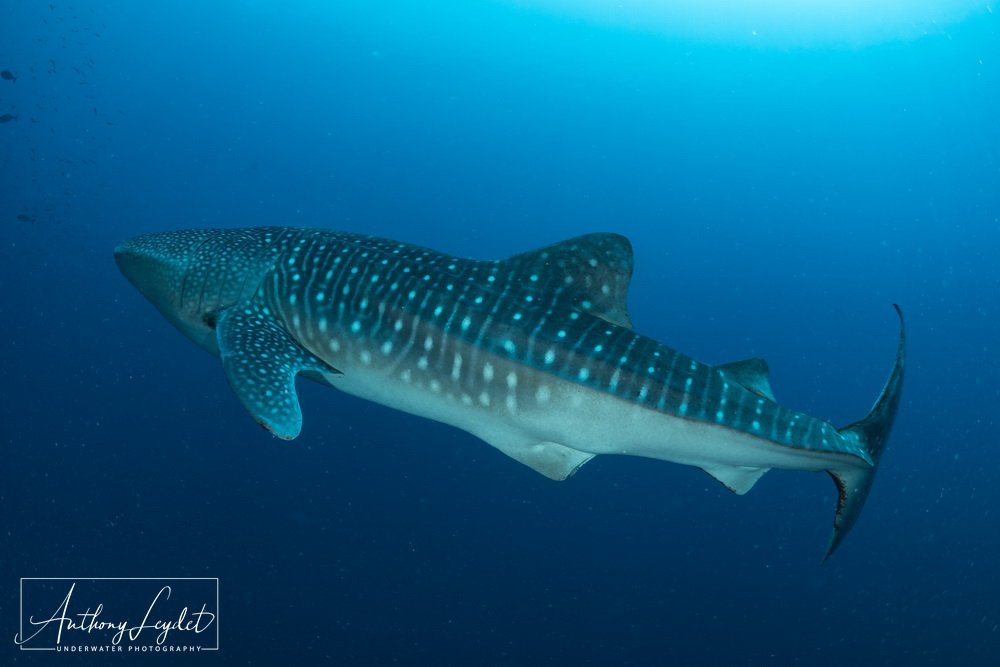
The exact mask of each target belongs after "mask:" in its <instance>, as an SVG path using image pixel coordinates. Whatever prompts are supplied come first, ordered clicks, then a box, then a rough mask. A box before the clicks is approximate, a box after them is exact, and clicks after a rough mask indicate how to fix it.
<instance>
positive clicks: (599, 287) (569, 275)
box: [505, 233, 634, 328]
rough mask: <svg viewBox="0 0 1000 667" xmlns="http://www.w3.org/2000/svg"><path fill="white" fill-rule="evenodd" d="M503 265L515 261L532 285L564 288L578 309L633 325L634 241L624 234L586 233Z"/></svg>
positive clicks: (623, 324)
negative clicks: (630, 305)
mask: <svg viewBox="0 0 1000 667" xmlns="http://www.w3.org/2000/svg"><path fill="white" fill-rule="evenodd" d="M505 263H516V264H517V265H518V269H519V271H521V272H523V280H524V281H525V282H526V283H527V284H528V286H529V287H530V286H531V285H537V287H538V289H540V290H550V289H554V288H557V287H561V288H562V289H563V290H564V291H565V293H566V295H567V296H568V299H569V304H570V305H572V306H573V307H574V308H578V309H580V310H583V311H586V312H588V313H590V314H592V315H597V316H598V317H601V318H603V319H606V320H608V321H609V322H613V323H615V324H619V325H621V326H625V327H629V328H631V327H632V320H631V319H630V318H629V315H628V306H627V304H626V300H627V298H628V286H629V282H630V281H631V279H632V268H633V264H634V261H633V258H632V244H631V243H629V240H628V239H627V238H625V237H624V236H622V235H620V234H610V233H598V234H586V235H584V236H578V237H576V238H572V239H569V240H566V241H560V242H559V243H554V244H552V245H549V246H545V247H544V248H538V249H537V250H531V251H528V252H524V253H521V254H519V255H514V256H513V257H510V258H508V259H507V260H505Z"/></svg>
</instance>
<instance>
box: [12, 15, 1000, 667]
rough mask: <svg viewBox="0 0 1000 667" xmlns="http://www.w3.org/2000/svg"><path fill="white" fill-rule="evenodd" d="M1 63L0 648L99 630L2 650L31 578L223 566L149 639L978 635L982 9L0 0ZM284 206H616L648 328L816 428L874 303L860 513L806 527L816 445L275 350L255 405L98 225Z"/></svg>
mask: <svg viewBox="0 0 1000 667" xmlns="http://www.w3.org/2000/svg"><path fill="white" fill-rule="evenodd" d="M327 5H331V6H327ZM332 5H335V6H332ZM0 69H7V70H10V71H12V72H13V73H15V74H16V75H17V77H18V78H17V81H16V82H12V81H5V80H0V114H5V113H10V114H11V115H16V116H17V119H16V120H12V121H10V122H7V123H4V124H0V177H2V185H0V221H2V224H3V232H4V235H3V242H2V246H0V247H2V249H0V290H2V291H0V294H2V296H0V323H2V324H0V349H2V354H0V378H2V387H3V389H2V401H0V425H2V426H0V446H2V448H3V450H2V451H3V459H2V464H0V507H2V510H3V513H2V516H3V519H2V522H0V664H31V665H34V664H50V663H52V662H55V661H59V660H61V661H62V662H63V664H76V663H83V664H105V663H106V662H107V661H108V658H107V657H106V656H101V657H94V656H90V657H88V656H81V655H76V656H53V655H52V654H40V653H31V652H22V651H19V650H18V648H17V647H16V646H15V644H14V642H13V641H12V638H13V636H14V634H15V633H16V632H17V631H18V616H19V597H18V589H19V580H20V578H21V577H43V576H44V577H142V576H170V577H181V576H191V577H218V578H219V579H220V582H221V584H220V585H221V588H220V591H221V592H220V607H219V612H220V614H219V630H220V642H221V650H220V652H218V653H211V654H209V653H202V654H200V655H197V656H184V657H176V656H175V657H174V658H170V657H169V656H162V655H157V656H125V657H123V658H122V661H124V662H137V663H140V664H144V663H146V662H151V663H156V664H164V663H166V662H171V663H172V662H177V663H180V664H184V663H186V662H188V661H191V662H194V663H198V664H203V663H204V664H225V665H272V664H279V663H282V662H283V663H285V664H289V663H292V664H319V663H324V662H329V663H331V664H340V665H348V664H370V665H382V664H405V665H470V664H484V665H535V664H538V665H564V664H584V665H608V664H623V665H624V664H629V665H647V664H650V665H652V664H667V663H670V664H681V665H683V664H692V665H693V664H728V665H760V664H768V665H810V666H812V665H845V664H850V665H897V664H898V665H997V664H1000V602H998V600H1000V567H998V565H997V553H998V549H1000V516H998V512H997V506H998V502H1000V492H998V490H997V487H998V483H1000V473H998V467H1000V466H998V464H1000V455H998V450H997V438H996V435H995V431H996V428H997V426H998V415H1000V413H998V408H997V405H998V399H1000V391H998V389H997V377H998V372H1000V365H998V363H997V361H996V352H997V347H998V341H1000V303H998V296H997V295H998V289H1000V263H998V262H997V251H998V249H1000V217H998V216H1000V123H998V122H997V119H998V118H1000V32H998V18H997V15H996V14H992V13H988V12H986V11H983V12H978V13H973V14H972V15H971V16H970V17H969V18H968V19H966V20H965V21H964V22H962V23H960V24H956V25H951V26H948V27H947V28H945V27H942V28H941V29H940V30H937V31H934V32H931V33H930V34H927V35H926V36H924V37H921V38H919V39H910V40H907V41H895V42H894V41H884V42H882V43H879V44H868V45H855V46H851V47H837V46H832V45H826V46H822V47H816V48H767V47H758V46H754V45H753V44H747V43H744V44H739V45H726V44H725V43H723V42H720V41H714V42H707V41H706V42H699V41H696V40H693V39H681V38H679V37H676V36H675V37H671V36H669V35H665V34H659V33H657V31H654V30H641V29H635V28H634V27H633V28H629V27H626V26H619V27H615V26H603V25H601V24H599V23H597V22H594V21H585V20H580V19H575V18H572V17H564V16H560V15H558V14H555V13H541V12H534V11H532V10H530V9H528V8H525V7H523V6H518V5H516V4H514V3H503V2H487V1H482V2H462V3H458V2H452V3H449V2H422V3H416V2H402V1H398V2H388V3H381V4H380V5H379V7H378V8H375V7H374V6H373V3H366V2H342V3H320V2H313V3H276V2H275V3H268V2H262V1H260V2H236V1H235V0H233V1H230V2H215V3H195V2H189V3H179V2H178V3H160V4H158V5H155V6H154V5H153V4H151V3H139V2H83V1H76V2H74V3H73V4H72V5H69V4H66V3H64V2H59V1H57V2H55V3H54V5H53V6H51V8H50V6H49V5H48V3H43V2H29V1H27V0H15V1H11V2H6V3H4V5H3V8H0ZM18 216H20V218H19V217H18ZM273 224H281V225H310V226H329V227H331V228H338V229H345V230H350V231H359V232H366V233H371V234H377V235H381V236H388V237H393V238H397V239H401V240H405V241H409V242H413V243H419V244H421V245H427V246H431V247H434V248H437V249H439V250H442V251H446V252H450V253H453V254H458V255H467V256H472V257H479V258H493V257H499V256H504V255H507V254H511V253H514V252H518V251H522V250H526V249H529V248H532V247H535V246H540V245H543V244H547V243H551V242H554V241H557V240H560V239H563V238H567V237H570V236H573V235H577V234H582V233H585V232H591V231H614V232H618V233H622V234H625V235H627V236H628V237H629V238H631V240H632V242H633V244H634V246H635V252H636V266H637V268H636V275H635V279H634V281H633V286H632V291H631V297H630V311H631V314H632V318H633V320H634V322H635V325H636V328H637V329H638V330H640V331H642V332H643V333H646V334H648V335H650V336H652V337H654V338H657V339H658V340H661V341H663V342H665V343H667V344H668V345H671V346H673V347H676V348H678V349H680V350H682V351H684V352H686V353H688V354H691V355H692V356H694V357H696V358H698V359H700V360H702V361H705V362H709V363H721V362H725V361H731V360H734V359H739V358H744V357H751V356H763V357H766V358H767V359H768V361H769V362H770V365H771V371H772V385H773V387H774V390H775V393H776V395H777V397H778V399H779V401H782V402H784V403H787V404H789V405H791V406H793V407H795V408H797V409H801V410H804V411H807V412H809V413H810V414H813V415H816V416H819V417H823V418H826V419H830V420H832V421H833V422H834V423H837V424H846V423H849V422H850V421H853V420H855V419H857V418H860V417H861V416H863V415H864V414H865V413H866V412H867V410H868V409H869V408H870V406H871V402H872V401H873V400H874V399H875V397H876V395H877V393H878V391H879V389H880V387H881V384H882V382H883V381H884V379H885V377H886V375H887V374H888V372H889V369H890V367H891V363H892V356H893V351H894V348H895V344H896V333H897V332H896V322H895V315H894V313H893V310H892V308H891V307H890V304H891V303H893V302H896V303H899V304H901V305H902V307H903V309H904V311H905V313H906V315H907V319H908V324H909V327H910V349H909V354H910V357H909V362H910V363H909V367H908V376H907V378H906V384H905V386H904V396H903V401H902V405H901V408H900V413H899V417H898V420H897V423H896V426H895V430H894V433H893V437H892V440H891V441H890V444H889V448H888V450H887V453H886V454H885V457H884V459H883V461H882V465H881V469H880V472H879V475H878V479H877V480H876V483H875V486H874V488H873V491H872V494H871V497H870V499H869V501H868V505H867V507H866V510H865V512H864V514H863V515H862V517H861V520H860V521H859V523H858V525H857V527H856V528H855V529H854V531H853V533H852V534H851V535H850V536H849V538H848V539H847V540H846V541H845V543H844V545H843V546H842V548H841V550H840V551H839V552H838V553H837V554H836V555H835V557H834V558H833V559H832V560H831V561H830V562H828V563H827V564H825V565H821V564H820V559H821V556H822V554H823V550H824V548H825V546H826V543H827V540H828V538H829V532H830V525H831V522H832V513H833V506H834V503H835V496H836V494H835V489H834V487H833V485H832V484H831V483H830V481H829V479H828V478H827V477H826V475H823V474H810V473H791V472H780V471H775V472H772V473H771V474H769V475H767V476H765V477H764V478H763V479H762V480H761V482H760V483H759V484H758V485H757V487H755V488H754V489H753V490H752V491H751V492H750V493H749V494H748V495H746V496H743V497H738V496H735V495H732V494H730V493H729V492H728V491H726V490H725V489H724V488H723V487H722V486H721V485H719V484H718V483H716V482H715V481H714V480H712V479H711V478H709V477H708V476H707V475H705V474H704V473H703V472H701V471H700V470H697V469H695V468H687V467H682V466H676V465H669V464H666V463H661V462H655V461H647V460H641V459H632V458H613V457H603V458H598V459H596V460H594V461H592V462H591V463H590V464H588V465H587V466H585V467H584V468H583V469H582V470H581V471H580V472H579V473H578V474H577V475H576V476H575V477H574V478H572V479H570V480H568V481H566V482H562V483H556V482H552V481H550V480H547V479H545V478H543V477H542V476H540V475H538V474H536V473H534V472H533V471H531V470H529V469H528V468H526V467H524V466H522V465H520V464H518V463H516V462H514V461H512V460H510V459H508V458H506V457H505V456H503V455H502V454H500V453H499V452H497V451H496V450H493V449H492V448H490V447H488V446H486V445H485V444H483V443H482V442H479V441H477V440H476V439H474V438H473V437H471V436H469V435H466V434H464V433H462V432H458V431H456V430H453V429H451V428H448V427H444V426H441V425H438V424H434V423H432V422H429V421H424V420H421V419H418V418H415V417H411V416H408V415H404V414H400V413H396V412H392V411H389V410H388V409H385V408H382V407H380V406H378V405H375V404H371V403H366V402H363V401H360V400H357V399H354V398H352V397H349V396H346V395H342V394H338V393H335V392H332V391H330V390H329V389H326V388H322V387H319V386H315V385H311V383H304V382H303V383H300V387H299V389H300V394H301V397H302V403H303V411H304V413H305V425H304V430H303V435H302V436H301V437H300V438H299V439H298V440H295V441H293V442H291V443H285V442H280V441H277V440H275V439H273V438H271V437H269V436H268V435H267V434H266V433H264V432H263V431H261V430H260V428H258V427H257V426H256V424H255V423H254V422H253V420H252V419H250V418H249V417H248V416H247V415H246V414H245V412H244V411H243V409H242V407H241V406H240V405H239V403H238V402H237V400H236V399H235V397H234V396H233V395H232V393H231V392H230V390H229V388H228V386H227V384H226V380H225V378H224V377H223V374H222V371H221V368H220V367H219V364H218V362H217V361H216V360H214V359H212V358H211V357H210V356H208V355H206V354H205V353H204V352H202V351H200V350H199V349H197V347H196V346H194V345H193V344H191V343H190V342H189V341H187V340H186V339H184V338H183V337H182V336H181V335H180V334H178V333H177V332H176V331H175V330H173V329H172V328H171V327H170V326H169V324H168V323H167V322H166V321H165V320H164V319H163V318H162V317H161V316H160V314H159V313H157V312H156V311H155V310H154V309H153V308H152V307H151V306H150V305H149V304H148V303H147V302H146V301H145V300H144V299H143V298H142V297H141V295H139V294H138V292H136V291H135V290H134V289H133V288H132V287H131V285H129V284H128V283H127V282H126V281H125V280H124V278H122V277H121V276H120V275H119V273H118V272H117V270H116V267H115V265H114V262H113V261H112V257H111V251H112V249H113V248H114V246H115V245H116V244H117V243H118V242H119V241H121V240H122V239H124V238H126V237H128V236H131V235H134V234H137V233H141V232H149V231H158V230H166V229H176V228H183V227H194V226H234V227H235V226H248V225H273ZM307 385H308V386H307Z"/></svg>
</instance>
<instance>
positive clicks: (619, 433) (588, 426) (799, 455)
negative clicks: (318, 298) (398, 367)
mask: <svg viewBox="0 0 1000 667" xmlns="http://www.w3.org/2000/svg"><path fill="white" fill-rule="evenodd" d="M495 364H496V367H497V369H496V371H495V374H496V376H497V377H498V378H499V380H498V381H499V382H503V381H504V380H503V378H504V377H505V376H506V374H507V373H508V372H514V371H509V369H514V368H516V369H518V370H517V371H516V372H517V373H519V374H520V377H522V378H525V377H526V374H538V373H539V371H535V370H533V369H528V368H526V367H524V366H519V365H515V364H513V363H511V362H507V361H503V360H496V362H495ZM342 370H343V375H339V376H332V375H331V376H328V377H327V378H326V379H327V380H328V381H329V383H330V384H331V385H333V386H335V387H336V388H338V389H340V390H342V391H344V392H346V393H349V394H352V395H355V396H358V397H360V398H364V399H367V400H371V401H373V402H376V403H379V404H382V405H385V406H388V407H391V408H395V409H397V410H402V411H404V412H408V413H411V414H414V415H418V416H420V417H425V418H427V419H433V420H435V421H439V422H443V423H445V424H449V425H451V426H455V427H456V428H459V429H462V430H464V431H467V432H469V433H472V434H473V435H476V436H477V437H479V438H481V439H483V440H485V441H486V442H488V443H490V444H491V445H493V446H495V447H497V448H498V449H501V450H502V451H504V452H505V453H507V454H509V455H511V456H514V457H515V458H519V459H520V460H523V459H522V457H520V456H517V455H516V451H517V450H518V449H519V448H530V447H533V446H536V445H538V443H558V444H559V445H562V446H564V447H568V448H570V449H572V450H576V451H577V452H583V453H585V454H588V455H597V454H623V455H630V456H642V457H648V458H653V459H659V460H663V461H670V462H673V463H680V464H684V465H691V466H698V467H701V468H705V469H712V468H718V467H720V466H721V467H727V466H735V467H742V468H754V469H756V468H763V469H769V468H782V469H793V470H824V469H827V468H830V467H831V466H830V457H831V454H828V453H818V452H810V451H806V450H802V449H795V448H791V447H787V446H782V445H778V444H776V443H773V442H770V441H768V440H765V439H763V438H757V437H754V436H751V435H748V434H745V433H742V432H740V431H736V430H733V429H728V428H725V427H722V426H719V425H716V424H709V423H705V422H700V421H695V420H691V419H683V418H679V417H673V416H670V415H667V414H665V413H662V412H658V411H655V410H651V409H648V408H645V407H642V406H640V405H638V404H634V403H630V402H628V401H625V400H623V399H620V398H617V397H615V396H612V395H611V394H607V393H604V392H600V391H596V390H593V389H590V388H587V387H584V386H582V385H579V384H576V383H573V382H569V381H566V380H563V379H561V378H558V377H555V376H551V375H545V376H544V377H541V378H539V377H537V376H536V377H534V378H533V382H532V385H533V386H535V387H536V388H535V389H533V390H532V391H531V392H527V393H526V392H525V391H523V390H522V391H517V390H516V387H514V388H511V390H510V391H509V392H507V393H506V394H505V392H504V391H502V388H501V390H500V391H497V388H496V387H493V388H492V389H493V391H487V389H486V388H483V389H482V391H478V390H474V391H470V390H460V389H459V388H457V387H455V386H452V385H449V383H448V382H447V381H446V379H441V378H434V377H426V376H420V375H419V374H415V373H413V372H409V373H407V372H405V371H404V372H396V371H393V370H389V369H385V368H373V367H367V366H364V365H360V364H358V365H353V364H352V365H351V366H350V367H347V368H343V369H342ZM523 384H524V381H523V380H522V385H523ZM484 387H486V385H484ZM586 458H589V456H588V457H586ZM586 458H584V459H583V460H584V461H585V460H586ZM846 459H849V457H845V460H846ZM847 462H848V463H850V461H849V460H848V461H847ZM529 465H530V463H529Z"/></svg>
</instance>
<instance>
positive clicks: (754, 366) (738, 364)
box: [716, 357, 774, 401]
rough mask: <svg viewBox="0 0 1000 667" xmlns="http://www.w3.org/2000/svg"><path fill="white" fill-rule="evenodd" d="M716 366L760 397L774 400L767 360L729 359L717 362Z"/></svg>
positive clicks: (756, 358) (758, 358)
mask: <svg viewBox="0 0 1000 667" xmlns="http://www.w3.org/2000/svg"><path fill="white" fill-rule="evenodd" d="M716 368H718V369H719V370H720V371H722V372H724V373H725V374H726V375H728V376H729V377H730V378H732V379H733V381H735V382H738V383H739V384H741V385H743V386H744V387H746V388H747V389H749V390H750V391H752V392H753V393H755V394H757V395H758V396H760V397H761V398H766V399H768V400H769V401H773V400H774V392H772V391H771V380H770V377H769V375H770V370H769V369H768V367H767V362H766V361H764V360H763V359H761V358H760V357H754V358H753V359H742V360H740V361H730V362H729V363H728V364H719V365H718V366H716Z"/></svg>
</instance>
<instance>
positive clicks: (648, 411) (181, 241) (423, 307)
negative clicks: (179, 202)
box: [116, 227, 902, 511]
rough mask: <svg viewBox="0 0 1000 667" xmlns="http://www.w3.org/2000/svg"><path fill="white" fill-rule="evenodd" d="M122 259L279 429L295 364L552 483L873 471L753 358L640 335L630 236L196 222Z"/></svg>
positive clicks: (137, 243)
mask: <svg viewBox="0 0 1000 667" xmlns="http://www.w3.org/2000/svg"><path fill="white" fill-rule="evenodd" d="M116 257H117V259H118V263H119V266H120V267H121V268H122V271H123V272H124V273H125V275H126V276H127V277H129V279H130V280H132V282H133V283H135V284H136V286H137V287H138V288H139V289H140V291H142V292H143V293H144V294H145V295H146V296H147V297H148V298H149V299H150V300H151V301H152V302H153V303H154V304H155V305H157V307H158V308H159V309H160V310H161V311H162V312H163V313H164V314H165V315H166V316H167V317H168V319H169V320H170V321H171V322H173V323H174V324H175V325H176V326H178V328H180V329H181V330H182V331H183V332H184V333H185V334H186V335H188V336H189V337H191V338H192V339H193V340H195V341H196V342H198V343H199V344H200V345H202V346H203V347H205V348H206V349H208V350H209V351H211V352H213V353H216V354H219V355H220V356H221V358H222V360H223V366H224V368H225V370H226V374H227V377H228V378H229V380H230V383H231V385H232V386H233V388H234V390H235V391H236V393H237V395H238V396H239V398H240V400H241V401H242V402H243V404H244V406H245V407H247V409H248V410H249V411H250V413H251V414H253V415H254V417H255V418H256V419H257V420H258V421H259V422H260V423H261V424H262V425H264V426H265V427H266V428H268V429H269V430H270V431H271V432H273V433H275V434H276V435H278V436H280V437H283V438H293V437H295V436H297V435H298V433H299V430H300V428H301V421H302V418H301V412H300V409H299V406H298V400H297V398H296V397H295V389H294V378H295V376H296V374H298V373H304V374H306V375H307V376H308V377H311V378H312V379H316V380H319V381H321V382H325V383H327V384H330V385H332V386H334V387H338V388H341V389H344V390H345V391H349V392H351V393H355V394H357V395H359V396H363V397H365V398H370V399H372V400H376V401H378V402H381V403H384V404H386V405H390V406H392V407H396V408H399V409H403V410H407V411H409V412H413V413H416V414H420V415H423V416H427V417H429V418H432V419H438V420H440V421H444V422H446V423H451V424H454V425H456V426H458V427H459V428H464V429H465V430H468V431H470V432H472V433H475V434H476V435H479V436H480V437H482V438H483V439H485V440H487V441H488V442H490V443H491V444H493V445H494V446H496V447H498V448H499V449H501V450H502V451H504V452H505V453H508V454H509V455H511V456H513V457H514V458H516V459H518V460H521V461H522V462H524V463H526V464H528V465H530V466H532V467H534V468H535V469H536V470H539V471H540V472H543V473H544V474H547V475H549V476H550V477H554V478H557V479H560V478H563V477H565V476H568V475H569V474H572V472H574V471H575V470H576V469H577V468H578V467H579V466H580V465H582V464H583V463H585V462H586V461H587V460H589V458H590V457H592V456H593V455H594V454H604V453H625V454H634V455H639V456H650V457H652V458H661V459H665V460H671V461H676V462H680V463H688V464H691V465H698V466H700V467H702V468H704V469H705V470H706V471H708V472H710V473H711V474H713V475H714V476H715V477H716V478H718V479H719V480H720V481H722V482H723V483H725V484H726V485H727V486H729V487H730V488H732V489H733V490H735V491H737V492H740V493H742V492H744V491H746V490H747V489H749V488H750V487H751V486H752V485H753V483H754V482H755V481H756V479H757V478H759V476H760V475H762V474H763V473H764V472H766V471H767V469H769V468H771V467H787V468H793V469H810V470H823V469H827V470H848V471H857V470H860V471H869V470H873V469H874V465H875V463H876V461H877V456H878V454H880V451H879V452H873V451H872V449H871V448H870V447H869V446H868V443H867V440H866V437H863V436H864V434H863V433H861V432H860V431H858V430H851V429H841V430H838V429H836V428H835V427H834V426H832V425H831V424H829V423H828V422H826V421H823V420H820V419H816V418H813V417H810V416H808V415H805V414H803V413H800V412H797V411H794V410H792V409H790V408H787V407H785V406H782V405H779V404H778V403H777V402H775V401H774V400H773V398H772V396H771V392H770V386H769V383H768V379H767V369H766V365H764V364H763V362H762V361H760V360H748V361H746V362H738V363H735V364H727V365H723V366H711V365H708V364H704V363H700V362H698V361H696V360H694V359H691V358H690V357H687V356H685V355H683V354H681V353H680V352H678V351H676V350H673V349H671V348H669V347H667V346H665V345H662V344H660V343H658V342H656V341H654V340H652V339H650V338H648V337H646V336H643V335H641V334H639V333H637V332H635V331H634V330H633V329H632V326H631V321H630V319H629V316H628V312H627V309H626V305H625V302H626V297H627V291H628V285H629V281H630V279H631V276H632V269H633V261H632V252H631V245H630V244H629V242H628V240H627V239H625V238H624V237H621V236H618V235H615V234H590V235H587V236H582V237H579V238H576V239H571V240H569V241H565V242H562V243H557V244H554V245H551V246H548V247H545V248H541V249H539V250H535V251H531V252H527V253H524V254H521V255H516V256H514V257H510V258H507V259H504V260H495V261H492V260H470V259H462V258H457V257H452V256H449V255H445V254H442V253H439V252H436V251H433V250H429V249H426V248H421V247H418V246H414V245H410V244H406V243H400V242H397V241H391V240H386V239H379V238H374V237H370V236H364V235H358V234H350V233H344V232H333V231H328V230H318V229H294V228H281V227H271V228H253V229H229V230H188V231H180V232H166V233H160V234H152V235H146V236H140V237H136V238H135V239H132V240H130V241H128V242H126V243H125V244H123V245H122V246H120V247H119V249H118V250H117V251H116ZM901 354H902V352H900V355H899V359H898V363H897V365H898V366H899V369H900V370H899V375H900V377H901V367H902V361H901V359H902V357H901ZM895 391H896V392H897V393H898V388H897V389H896V390H895ZM892 414H893V415H894V414H895V407H894V406H893V408H892ZM573 415H575V416H573ZM598 415H600V417H598ZM574 419H575V420H576V421H575V422H574ZM615 421H618V422H620V423H618V424H617V425H614V424H612V425H610V426H609V424H608V422H615ZM883 421H884V420H883ZM888 421H889V424H890V425H891V416H890V418H889V420H888ZM685 424H686V426H685ZM657 429H662V432H663V438H662V439H663V440H664V441H665V442H666V443H667V444H666V445H662V446H661V443H660V442H659V441H658V437H657ZM619 438H621V439H623V440H625V441H624V442H622V443H620V444H618V443H615V442H614V440H616V439H619ZM701 443H704V446H703V447H702V444H701ZM720 443H722V444H720ZM661 450H663V451H661ZM796 452H799V454H796ZM866 479H868V478H866ZM838 483H839V482H838ZM869 483H870V482H869ZM845 493H846V492H845ZM843 495H845V494H844V493H842V496H843ZM858 511H860V510H858Z"/></svg>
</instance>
